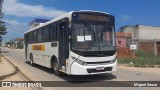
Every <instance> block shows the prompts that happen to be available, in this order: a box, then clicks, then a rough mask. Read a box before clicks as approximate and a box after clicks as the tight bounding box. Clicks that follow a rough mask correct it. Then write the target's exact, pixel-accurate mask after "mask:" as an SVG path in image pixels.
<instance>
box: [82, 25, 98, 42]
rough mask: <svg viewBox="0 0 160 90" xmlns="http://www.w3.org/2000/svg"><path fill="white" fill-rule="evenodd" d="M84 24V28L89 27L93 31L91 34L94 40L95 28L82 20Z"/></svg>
mask: <svg viewBox="0 0 160 90" xmlns="http://www.w3.org/2000/svg"><path fill="white" fill-rule="evenodd" d="M84 26H85V27H86V28H89V29H91V30H92V31H93V35H94V40H95V41H96V36H95V35H96V33H95V29H93V28H92V27H91V26H90V25H89V24H88V23H87V22H84Z"/></svg>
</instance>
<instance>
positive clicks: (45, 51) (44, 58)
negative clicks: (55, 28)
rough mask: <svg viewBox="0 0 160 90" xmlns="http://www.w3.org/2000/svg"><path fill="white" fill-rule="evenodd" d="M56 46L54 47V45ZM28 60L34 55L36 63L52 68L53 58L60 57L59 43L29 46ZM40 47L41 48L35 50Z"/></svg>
mask: <svg viewBox="0 0 160 90" xmlns="http://www.w3.org/2000/svg"><path fill="white" fill-rule="evenodd" d="M52 44H54V45H52ZM56 44H57V45H56ZM28 47H29V48H28V58H29V57H30V54H31V53H32V55H33V60H34V63H36V64H39V65H42V66H45V67H48V68H51V64H50V62H51V58H52V56H53V55H54V56H56V57H58V43H57V42H45V43H37V44H29V45H28ZM34 47H39V48H34Z"/></svg>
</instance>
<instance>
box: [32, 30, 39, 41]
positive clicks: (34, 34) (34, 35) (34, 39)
mask: <svg viewBox="0 0 160 90" xmlns="http://www.w3.org/2000/svg"><path fill="white" fill-rule="evenodd" d="M37 39H38V36H37V30H35V31H33V42H37Z"/></svg>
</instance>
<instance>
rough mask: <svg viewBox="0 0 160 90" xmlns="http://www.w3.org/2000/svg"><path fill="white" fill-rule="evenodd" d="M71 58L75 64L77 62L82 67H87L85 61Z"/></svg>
mask: <svg viewBox="0 0 160 90" xmlns="http://www.w3.org/2000/svg"><path fill="white" fill-rule="evenodd" d="M71 58H72V59H73V60H74V61H75V62H77V63H78V64H80V65H87V63H86V62H85V61H83V60H80V59H78V58H75V57H73V56H71Z"/></svg>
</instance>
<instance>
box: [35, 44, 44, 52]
mask: <svg viewBox="0 0 160 90" xmlns="http://www.w3.org/2000/svg"><path fill="white" fill-rule="evenodd" d="M32 50H40V51H45V45H32Z"/></svg>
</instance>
